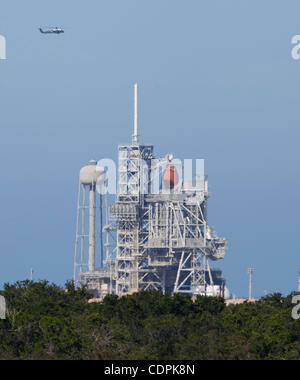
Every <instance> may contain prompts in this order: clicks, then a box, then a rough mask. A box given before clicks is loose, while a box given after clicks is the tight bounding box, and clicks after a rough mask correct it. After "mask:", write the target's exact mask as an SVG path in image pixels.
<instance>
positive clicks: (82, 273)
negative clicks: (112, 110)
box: [74, 85, 226, 298]
mask: <svg viewBox="0 0 300 380" xmlns="http://www.w3.org/2000/svg"><path fill="white" fill-rule="evenodd" d="M137 95H138V94H137V85H135V113H134V135H133V140H132V143H131V144H125V145H120V146H119V150H118V185H117V195H116V200H115V203H114V204H113V205H111V206H110V208H109V211H108V200H107V199H108V198H107V194H106V198H105V205H106V206H105V209H106V211H105V214H106V225H105V226H104V227H103V226H102V212H103V207H102V201H101V200H102V198H101V196H100V198H99V200H100V203H99V207H97V202H96V200H97V194H96V197H95V183H96V180H97V182H98V180H99V178H100V179H101V181H102V182H101V183H103V184H104V183H106V184H107V182H106V180H105V181H104V175H103V172H104V169H103V170H102V168H97V167H96V166H95V161H91V162H90V164H89V165H88V166H87V167H84V168H83V169H82V170H81V174H80V187H79V189H80V191H79V200H78V212H77V232H76V247H75V267H74V280H75V282H76V283H77V284H79V285H83V284H86V285H87V286H88V289H89V290H90V291H91V292H92V293H94V295H95V297H96V298H103V297H104V296H105V295H106V294H117V295H119V296H121V295H124V294H131V293H134V292H137V291H140V290H151V289H155V290H161V291H163V292H168V293H171V294H174V293H182V294H188V295H190V296H192V297H194V296H197V295H212V296H222V295H224V289H225V282H224V280H223V278H222V273H221V271H217V270H212V269H211V268H210V264H209V263H210V261H216V260H219V259H223V258H224V257H225V251H226V239H224V238H219V237H218V236H217V235H216V233H215V232H214V230H213V229H211V228H210V227H209V226H208V224H207V200H208V198H209V192H208V181H207V178H206V177H204V174H203V176H202V177H201V176H199V177H196V178H194V179H192V178H190V179H180V178H179V180H178V182H177V183H176V188H172V189H171V188H169V189H166V188H164V187H163V186H161V185H162V181H161V179H162V178H161V175H160V173H161V172H162V171H164V169H166V168H167V167H168V165H169V166H170V165H174V164H173V162H172V158H173V157H172V156H170V155H169V156H166V157H165V158H159V159H156V158H155V156H154V149H153V146H152V145H142V144H140V143H139V138H138V98H137ZM173 167H174V166H173ZM99 170H100V171H99ZM164 173H165V172H164ZM106 191H107V189H106ZM87 192H89V195H90V196H89V199H90V200H89V203H88V204H86V198H87V196H86V193H87ZM81 193H82V194H83V197H81V195H80V194H81ZM81 198H83V200H82V199H81ZM98 213H99V215H100V219H99V215H98ZM87 219H88V220H89V226H87V225H86V222H85V221H86V220H87ZM109 219H110V220H109ZM97 221H98V224H97V223H96V222H97ZM99 221H100V223H99ZM102 227H103V228H102ZM103 233H105V234H106V242H105V251H106V252H104V246H103V239H102V236H103ZM115 235H116V242H115V248H114V249H111V247H112V244H111V243H112V241H114V240H115V239H114V237H115ZM97 236H98V237H99V238H98V240H100V243H101V244H100V249H99V244H98V247H97V244H95V242H96V243H97ZM112 237H113V239H112ZM98 256H99V257H100V258H101V260H100V267H98V268H97V266H96V264H97V260H95V259H97V257H98ZM98 261H99V260H98Z"/></svg>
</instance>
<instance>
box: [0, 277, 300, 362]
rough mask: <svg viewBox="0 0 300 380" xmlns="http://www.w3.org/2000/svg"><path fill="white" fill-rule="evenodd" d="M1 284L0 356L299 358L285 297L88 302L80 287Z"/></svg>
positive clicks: (295, 325)
mask: <svg viewBox="0 0 300 380" xmlns="http://www.w3.org/2000/svg"><path fill="white" fill-rule="evenodd" d="M66 288H67V291H66V290H64V289H61V288H60V287H58V286H56V285H51V284H49V283H47V282H38V283H33V282H29V281H27V282H18V283H16V284H14V285H8V284H6V285H5V287H4V291H2V292H0V294H1V295H3V296H4V297H5V298H6V301H7V304H8V315H7V319H6V320H4V321H0V359H2V360H5V359H21V360H24V359H72V360H73V359H74V360H82V359H100V360H103V359H108V360H115V359H152V360H155V359H180V360H183V359H188V360H193V359H196V360H197V359H214V360H219V359H225V360H227V359H228V360H240V359H248V360H254V359H259V360H274V359H300V321H294V320H293V319H292V318H291V310H292V302H291V297H292V295H291V296H289V297H287V298H283V297H282V296H281V295H280V294H275V295H272V296H269V297H266V298H264V299H262V300H261V301H259V302H258V303H256V304H248V303H246V304H243V305H239V306H230V307H225V304H224V301H223V300H222V299H218V298H205V297H199V298H197V300H196V301H195V302H193V301H192V300H191V299H190V298H189V297H185V296H179V295H175V296H170V295H163V294H162V293H160V292H141V293H137V294H134V295H130V296H127V297H122V298H118V297H116V296H107V297H106V298H105V299H104V301H103V302H102V303H88V300H89V298H90V295H89V294H88V292H87V291H86V289H78V290H77V289H75V287H74V285H73V284H72V283H68V284H67V285H66Z"/></svg>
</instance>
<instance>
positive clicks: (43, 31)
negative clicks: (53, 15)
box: [39, 27, 65, 34]
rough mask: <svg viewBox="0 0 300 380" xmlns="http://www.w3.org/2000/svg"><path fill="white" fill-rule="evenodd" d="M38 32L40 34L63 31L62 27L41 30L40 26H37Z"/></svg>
mask: <svg viewBox="0 0 300 380" xmlns="http://www.w3.org/2000/svg"><path fill="white" fill-rule="evenodd" d="M39 30H40V32H41V33H42V34H61V33H65V31H64V30H63V29H62V28H58V27H56V28H50V29H47V30H43V29H42V28H39Z"/></svg>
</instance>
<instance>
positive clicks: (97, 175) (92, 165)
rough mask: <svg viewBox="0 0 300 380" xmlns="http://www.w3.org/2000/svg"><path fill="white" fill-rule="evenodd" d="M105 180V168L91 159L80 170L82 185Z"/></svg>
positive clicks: (90, 184)
mask: <svg viewBox="0 0 300 380" xmlns="http://www.w3.org/2000/svg"><path fill="white" fill-rule="evenodd" d="M104 180H105V170H104V168H102V167H101V166H99V165H97V161H95V160H91V161H90V162H89V163H88V165H87V166H85V167H83V168H82V169H81V170H80V183H81V184H82V185H84V186H92V185H96V184H98V185H101V184H103V183H104Z"/></svg>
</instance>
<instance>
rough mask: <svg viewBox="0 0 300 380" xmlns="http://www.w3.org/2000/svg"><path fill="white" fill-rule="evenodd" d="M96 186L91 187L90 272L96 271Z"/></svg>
mask: <svg viewBox="0 0 300 380" xmlns="http://www.w3.org/2000/svg"><path fill="white" fill-rule="evenodd" d="M95 190H96V187H95V185H91V187H90V228H89V271H90V272H93V271H94V270H95V220H96V219H95V218H96V215H95V214H96V213H95V211H96V207H95Z"/></svg>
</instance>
